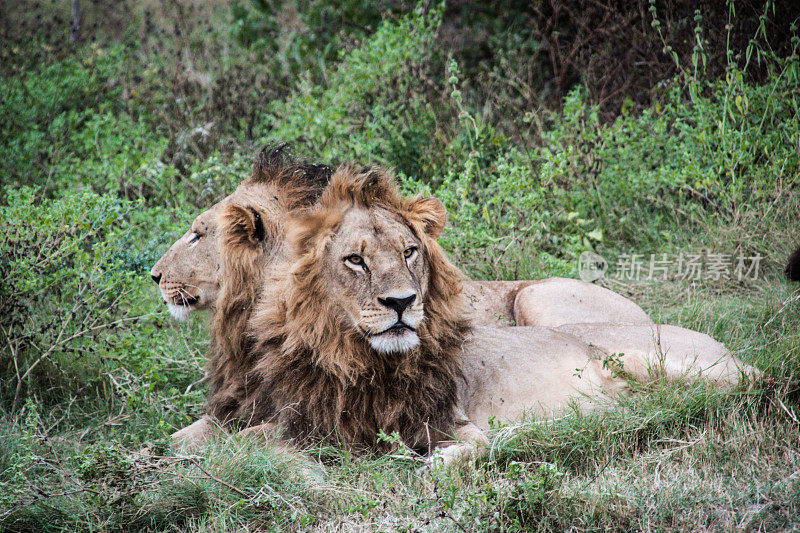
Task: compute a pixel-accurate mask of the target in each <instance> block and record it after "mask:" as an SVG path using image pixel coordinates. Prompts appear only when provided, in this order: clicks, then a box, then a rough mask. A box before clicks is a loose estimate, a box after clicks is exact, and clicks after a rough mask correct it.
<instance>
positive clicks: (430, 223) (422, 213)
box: [408, 197, 447, 239]
mask: <svg viewBox="0 0 800 533" xmlns="http://www.w3.org/2000/svg"><path fill="white" fill-rule="evenodd" d="M408 210H409V211H410V212H411V214H413V215H414V216H415V217H417V218H419V219H420V220H421V221H422V223H423V224H424V225H425V233H427V234H428V235H429V236H431V237H432V238H434V239H438V238H439V235H441V234H442V230H443V229H444V226H445V224H446V223H447V209H445V207H444V204H443V203H442V202H440V201H439V200H438V199H436V198H433V197H429V198H425V197H420V198H415V199H413V200H412V201H411V203H410V204H409V205H408Z"/></svg>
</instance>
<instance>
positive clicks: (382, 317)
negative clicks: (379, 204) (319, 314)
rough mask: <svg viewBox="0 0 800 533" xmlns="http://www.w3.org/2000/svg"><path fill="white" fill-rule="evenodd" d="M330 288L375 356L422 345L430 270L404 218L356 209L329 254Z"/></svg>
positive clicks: (341, 227) (348, 215)
mask: <svg viewBox="0 0 800 533" xmlns="http://www.w3.org/2000/svg"><path fill="white" fill-rule="evenodd" d="M326 264H327V265H326V266H327V268H326V269H325V283H326V284H327V285H328V287H327V291H328V293H329V294H330V295H331V296H332V298H331V300H332V301H334V302H338V303H339V304H340V306H341V308H342V310H343V311H344V312H345V313H346V315H347V317H348V318H349V320H350V321H351V322H352V324H353V326H354V327H355V328H356V329H357V330H358V332H360V333H361V334H362V335H363V336H364V337H365V338H366V340H367V341H368V342H369V344H370V345H371V346H372V348H374V349H375V350H377V351H379V352H382V353H394V352H405V351H408V350H411V349H413V348H414V347H416V346H417V345H418V344H419V337H418V333H417V329H418V328H419V326H420V324H421V323H422V321H423V320H424V319H425V309H424V302H425V297H426V294H425V293H426V290H427V286H428V267H427V264H426V258H425V256H424V252H423V246H422V243H421V241H420V239H419V238H418V237H417V236H416V235H415V234H414V232H413V231H412V230H411V228H410V227H409V226H408V224H407V223H406V222H405V221H403V220H402V219H401V218H400V217H399V216H398V215H396V214H393V213H391V212H390V211H388V210H386V209H382V208H374V209H369V210H367V209H364V208H359V207H354V208H352V209H350V210H349V211H347V212H346V213H345V214H344V216H343V217H342V221H341V224H340V225H339V229H338V231H337V232H336V233H335V235H333V237H332V238H331V240H330V241H329V243H328V246H327V250H326Z"/></svg>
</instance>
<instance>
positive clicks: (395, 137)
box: [257, 7, 442, 175]
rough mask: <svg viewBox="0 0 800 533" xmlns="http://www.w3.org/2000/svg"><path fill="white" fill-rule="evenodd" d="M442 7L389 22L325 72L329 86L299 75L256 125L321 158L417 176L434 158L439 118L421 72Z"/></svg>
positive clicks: (266, 134) (430, 54)
mask: <svg viewBox="0 0 800 533" xmlns="http://www.w3.org/2000/svg"><path fill="white" fill-rule="evenodd" d="M441 16H442V8H441V7H439V8H435V9H431V10H430V11H429V12H427V13H425V12H423V11H422V10H421V9H420V10H418V11H416V12H414V13H410V14H408V15H406V16H404V17H402V18H400V19H399V20H398V21H396V22H392V21H388V20H387V21H384V22H383V24H382V25H381V26H380V28H379V29H378V30H377V31H376V32H375V33H374V34H373V35H371V36H370V37H369V38H368V39H366V40H365V41H364V43H363V44H362V45H361V46H360V47H358V48H356V49H354V50H352V51H351V52H350V53H348V54H347V55H345V56H344V57H343V58H342V60H341V62H340V63H339V64H337V65H336V66H335V68H332V69H330V70H329V71H328V72H327V73H326V78H327V80H328V81H327V83H326V84H325V85H313V84H311V83H309V82H308V81H305V80H301V81H300V84H299V86H298V88H297V90H296V91H295V92H294V93H293V94H292V95H291V96H290V97H289V98H288V99H287V100H286V101H285V102H275V103H274V104H273V105H272V106H270V109H269V113H268V114H267V115H266V116H265V118H264V121H263V123H262V125H261V127H260V129H258V130H257V132H258V133H260V134H261V135H262V136H271V137H275V138H279V139H283V140H286V141H299V142H300V143H301V144H302V145H303V146H304V147H306V148H307V149H308V151H309V152H311V153H313V154H315V155H316V156H317V157H319V158H320V159H322V160H323V161H331V160H343V159H356V160H364V161H367V160H368V161H371V162H373V163H383V164H385V165H390V166H395V167H397V168H399V169H402V170H403V171H405V172H408V173H410V174H413V175H417V174H420V173H423V172H426V171H428V172H429V171H430V168H429V166H430V162H431V159H432V158H433V159H438V157H437V156H436V147H437V146H438V143H437V142H436V137H435V133H436V117H435V112H434V110H433V109H432V107H431V105H430V104H429V103H428V101H427V99H426V94H425V89H424V79H423V76H424V74H422V73H423V72H424V69H425V65H426V63H427V62H428V61H430V58H431V56H432V51H431V44H432V42H433V38H434V36H435V34H436V31H437V28H438V27H439V25H440V23H441Z"/></svg>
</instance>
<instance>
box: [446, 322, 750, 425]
mask: <svg viewBox="0 0 800 533" xmlns="http://www.w3.org/2000/svg"><path fill="white" fill-rule="evenodd" d="M463 364H464V376H465V382H464V383H463V386H462V388H461V389H460V404H459V406H460V407H461V409H462V410H463V412H464V413H465V414H466V416H467V418H468V419H469V420H470V421H472V422H473V423H474V424H476V425H477V426H478V427H479V428H481V429H487V428H489V427H490V425H491V424H490V420H494V421H495V422H496V423H509V422H514V421H519V420H520V418H521V417H522V415H524V414H528V415H533V416H536V417H538V418H542V417H544V418H549V417H552V416H557V415H559V414H562V413H564V412H565V411H566V410H567V409H568V408H569V407H570V406H572V405H574V404H576V403H577V404H579V405H580V406H581V407H582V408H584V409H592V408H595V407H598V406H602V405H604V401H603V400H604V399H608V397H609V396H613V395H614V394H618V393H624V392H625V391H626V390H627V389H628V385H629V384H628V381H627V379H628V378H633V379H634V380H638V381H640V382H646V381H648V380H651V379H653V378H655V377H659V376H661V377H665V378H667V379H684V378H686V379H693V378H702V379H707V380H709V381H712V382H715V383H717V384H718V385H723V386H733V385H736V384H737V383H738V382H739V380H740V378H741V376H742V373H744V374H746V375H748V376H750V377H756V376H757V375H758V371H757V370H756V369H754V368H753V367H750V366H748V365H745V364H743V363H742V362H741V361H740V360H739V359H738V358H737V357H735V356H734V355H732V354H731V353H730V351H729V350H728V349H727V348H725V346H724V345H723V344H721V343H719V342H717V341H715V340H714V339H712V338H711V337H709V336H708V335H705V334H702V333H698V332H696V331H691V330H687V329H684V328H680V327H676V326H653V325H647V324H597V323H595V324H569V325H564V326H561V327H558V328H555V329H554V328H544V327H516V328H484V327H478V328H475V329H474V332H473V334H472V335H471V336H470V337H469V338H468V339H467V342H466V343H465V345H464V354H463Z"/></svg>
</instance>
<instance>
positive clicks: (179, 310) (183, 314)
mask: <svg viewBox="0 0 800 533" xmlns="http://www.w3.org/2000/svg"><path fill="white" fill-rule="evenodd" d="M167 308H168V309H169V314H171V315H172V318H174V319H175V320H177V321H178V322H183V321H185V320H186V319H187V318H189V315H191V314H192V308H191V307H186V306H185V305H175V304H167Z"/></svg>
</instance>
